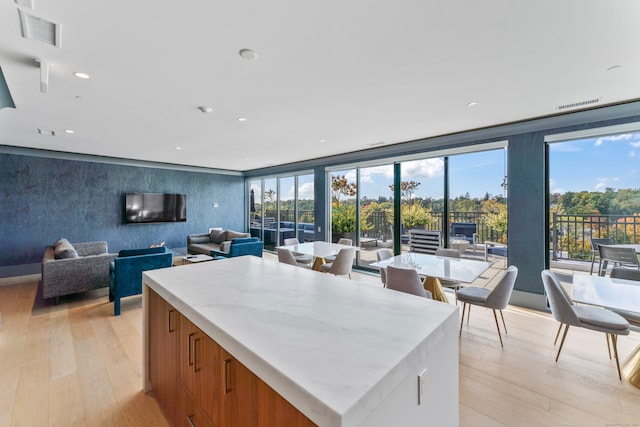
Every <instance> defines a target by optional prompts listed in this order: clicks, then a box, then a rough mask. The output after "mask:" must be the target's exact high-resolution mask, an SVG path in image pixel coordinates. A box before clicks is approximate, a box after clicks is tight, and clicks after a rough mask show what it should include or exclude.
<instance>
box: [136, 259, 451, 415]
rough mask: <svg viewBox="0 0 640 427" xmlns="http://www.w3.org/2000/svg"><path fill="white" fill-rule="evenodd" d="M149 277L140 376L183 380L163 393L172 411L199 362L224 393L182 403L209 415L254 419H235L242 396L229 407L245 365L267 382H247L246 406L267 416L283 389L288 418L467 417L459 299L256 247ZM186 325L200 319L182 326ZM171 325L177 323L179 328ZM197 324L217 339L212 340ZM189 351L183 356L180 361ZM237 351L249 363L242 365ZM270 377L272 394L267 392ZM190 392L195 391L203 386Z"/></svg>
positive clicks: (157, 384)
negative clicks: (358, 278)
mask: <svg viewBox="0 0 640 427" xmlns="http://www.w3.org/2000/svg"><path fill="white" fill-rule="evenodd" d="M143 283H144V286H143V305H144V331H143V335H144V336H143V346H144V357H145V359H144V366H143V374H144V375H143V377H144V384H143V388H144V391H145V392H149V391H152V390H154V389H156V388H164V389H169V392H171V387H170V385H171V381H177V387H174V388H176V389H177V393H178V396H175V397H173V395H171V394H169V397H166V396H165V397H164V398H162V399H159V401H160V402H161V405H163V409H165V413H166V414H169V415H168V416H169V417H170V418H171V417H173V416H175V417H177V419H181V417H182V416H183V415H184V414H183V415H180V414H179V412H180V406H181V404H180V402H181V399H182V397H181V396H180V393H181V387H183V388H185V389H187V390H189V388H190V385H189V384H191V383H190V381H191V380H190V379H188V378H187V376H188V375H191V374H190V373H191V372H194V373H195V372H198V371H200V372H199V373H203V372H205V373H206V372H211V376H212V377H211V378H210V379H209V380H208V381H207V384H208V383H210V384H212V385H211V386H212V387H213V389H214V390H213V391H212V392H210V393H206V396H207V399H210V396H214V395H217V394H220V396H219V397H220V399H219V400H215V402H213V403H210V402H201V404H196V405H195V407H196V409H194V410H193V411H191V409H189V410H186V409H184V408H183V413H186V412H185V411H187V412H189V411H191V412H194V411H195V412H197V409H198V408H200V410H202V411H205V412H207V411H208V413H209V414H210V415H207V416H204V419H205V421H207V422H206V423H204V424H205V425H207V424H209V425H216V426H218V427H220V426H223V425H224V426H226V427H229V426H234V427H236V426H238V425H242V424H245V425H253V423H254V421H246V422H239V421H234V418H233V417H234V416H235V415H234V413H233V412H234V409H233V405H227V406H231V409H228V408H227V409H225V408H224V406H225V401H224V399H225V398H226V399H229V396H230V395H232V390H233V389H235V390H240V389H239V388H238V386H236V385H234V386H230V385H229V384H228V382H229V381H231V380H230V378H236V377H237V378H241V377H242V376H243V375H244V377H247V375H250V376H252V378H253V377H255V380H256V381H258V385H257V386H256V385H251V386H249V388H248V389H247V390H244V391H242V390H240V392H241V393H245V394H244V395H243V396H244V397H243V398H242V399H239V400H240V402H241V403H247V404H248V405H254V404H255V405H258V404H259V408H258V407H256V408H253V409H251V410H249V413H250V414H249V415H250V416H252V417H263V418H261V420H263V419H267V418H269V416H271V415H269V416H267V413H269V412H271V411H272V408H271V404H273V402H279V401H280V400H279V399H281V400H282V402H284V403H285V404H286V405H290V406H291V408H289V407H287V408H286V410H282V411H281V410H280V409H278V408H280V406H281V405H280V406H278V408H275V407H274V409H273V412H274V414H275V413H276V412H277V413H279V414H280V413H282V414H287V415H282V416H283V417H286V419H287V420H290V419H291V417H292V416H294V415H295V416H298V415H297V414H294V412H295V413H297V412H298V411H299V413H300V420H304V421H301V423H300V424H299V425H312V424H311V423H313V424H316V425H319V426H390V425H402V426H406V427H410V426H426V425H437V426H457V425H458V336H457V326H458V308H457V307H455V306H452V305H449V304H446V303H440V302H436V301H431V300H427V299H424V298H420V297H416V296H413V295H408V294H404V293H400V292H396V291H393V290H389V289H384V288H382V287H380V288H378V287H374V286H370V285H366V284H362V283H358V282H355V281H350V280H347V279H344V278H337V277H334V276H332V275H329V274H322V273H318V272H315V271H311V270H306V269H303V268H299V267H296V266H291V265H288V264H283V263H278V262H276V261H274V260H271V259H268V258H257V257H251V256H246V257H238V258H229V259H225V260H220V261H213V262H208V263H199V264H194V265H188V266H181V267H173V268H167V269H162V270H153V271H148V272H145V273H144V274H143ZM156 300H159V301H160V302H159V304H164V306H166V308H167V311H166V316H164V315H162V316H163V317H162V318H161V319H160V320H158V319H157V318H158V316H156V315H155V314H153V313H155V309H154V307H155V306H157V305H158V303H157V302H156ZM164 306H163V307H164ZM172 313H173V315H172ZM172 316H173V317H172ZM164 319H166V324H163V323H162V322H165V320H164ZM185 325H186V326H185ZM184 328H191V329H188V330H186V332H185V333H184V335H180V331H182V330H183V329H184ZM165 331H166V336H165V337H164V338H163V337H160V338H157V336H158V335H159V334H164V333H165ZM173 331H177V332H173ZM172 333H178V335H176V338H175V339H174V338H171V335H170V334H172ZM199 333H203V334H204V335H206V337H205V339H207V340H209V339H210V341H212V342H213V345H214V346H219V347H220V349H219V350H215V351H213V350H211V351H209V350H206V349H207V348H209V347H208V344H206V342H205V341H201V340H200V338H199V335H198V334H199ZM167 337H168V339H169V341H168V342H169V345H168V346H167V344H166V342H167V341H163V340H164V339H165V338H167ZM174 341H175V342H177V343H178V344H180V343H181V342H184V344H185V350H184V351H182V350H175V349H173V345H174V344H173V342H174ZM187 341H188V342H187ZM203 342H204V344H203ZM163 346H165V347H166V348H167V350H166V351H164V350H162V349H164V348H165V347H163ZM216 348H217V347H216ZM203 349H204V350H203ZM181 354H183V356H182V357H181V356H180V355H181ZM211 354H213V355H211ZM202 355H204V356H202ZM207 355H209V356H207ZM205 357H208V358H209V360H210V361H211V363H212V364H214V365H216V366H214V368H213V369H210V370H208V368H207V367H206V363H204V362H203V361H202V360H203V359H204V358H205ZM173 359H177V361H174V360H173ZM181 361H184V366H185V368H180V367H178V368H177V369H173V364H174V363H176V364H179V363H181ZM236 361H237V362H238V363H239V364H238V367H239V368H238V369H242V371H240V370H236V368H234V367H233V366H234V365H233V363H235V362H236ZM158 366H160V367H161V368H162V369H164V368H165V367H166V366H168V370H169V373H168V374H167V373H166V372H164V371H163V372H162V373H161V374H158V373H157V371H158V369H160V368H158ZM187 366H188V368H187ZM218 368H219V369H218ZM172 369H173V370H172ZM187 369H188V370H189V373H185V372H187ZM245 370H246V372H245ZM241 372H245V373H244V374H242V373H241ZM158 375H159V376H158ZM172 376H176V377H177V380H175V379H172ZM244 377H243V378H244ZM157 378H160V379H157ZM167 378H168V379H167ZM419 378H421V379H422V381H420V380H419ZM167 381H168V383H169V386H168V387H167V385H166V384H167ZM251 384H255V381H254V383H251ZM174 385H175V384H174ZM191 388H192V389H193V390H199V389H198V387H196V386H194V387H191ZM263 389H265V390H268V392H269V393H273V394H274V395H275V397H273V396H271V395H269V394H268V393H267V394H266V395H265V396H268V397H266V398H262V397H261V396H263V395H262V394H260V393H261V390H263ZM158 392H159V394H161V393H160V390H158ZM184 394H185V395H186V396H187V398H186V399H187V400H189V398H190V399H191V400H195V399H196V398H195V397H194V396H195V394H196V393H195V392H191V391H187V392H185V393H184ZM419 394H420V396H419ZM225 396H226V397H225ZM247 396H248V397H247ZM256 396H257V397H256ZM214 397H215V396H214ZM216 399H217V398H216ZM174 400H175V401H176V402H178V403H177V406H178V407H179V408H178V410H176V409H175V408H170V410H167V408H166V407H164V404H163V402H169V406H171V402H172V401H174ZM220 402H222V403H220ZM265 402H266V403H265ZM187 403H188V404H185V405H186V406H187V407H189V408H191V407H190V406H189V405H190V404H191V403H189V402H187ZM236 403H237V402H236ZM255 405H254V406H255ZM182 406H184V405H182ZM292 408H293V411H294V412H292V411H291V410H292ZM195 412H194V413H195ZM241 412H242V413H243V414H244V413H245V412H246V410H243V411H241ZM176 414H177V415H176ZM292 414H293V415H292ZM236 415H237V414H236ZM245 415H246V414H245ZM273 416H275V415H273ZM187 418H189V423H193V424H196V425H197V423H194V422H193V419H192V418H190V415H189V414H188V413H187ZM296 419H297V418H296ZM307 422H308V423H309V424H306V423H307ZM260 423H261V425H278V422H277V421H273V422H271V423H269V422H266V421H260ZM176 424H178V425H182V421H179V422H176ZM256 425H257V424H256Z"/></svg>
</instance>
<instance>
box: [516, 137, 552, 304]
mask: <svg viewBox="0 0 640 427" xmlns="http://www.w3.org/2000/svg"><path fill="white" fill-rule="evenodd" d="M544 145H545V143H544V135H541V134H539V133H535V132H532V133H526V134H521V135H514V136H511V137H509V149H508V151H507V155H508V158H507V168H508V169H507V175H508V187H507V191H508V193H507V198H508V200H509V236H508V239H509V240H508V245H509V264H510V265H515V266H517V267H518V280H517V282H516V289H517V290H521V291H525V292H532V293H537V294H542V293H543V289H542V282H541V281H540V280H541V279H540V272H541V271H542V270H544V268H545V255H544V254H545V238H544V229H545V223H544V218H545V197H546V196H545V182H544V174H543V171H544V167H545V166H544Z"/></svg>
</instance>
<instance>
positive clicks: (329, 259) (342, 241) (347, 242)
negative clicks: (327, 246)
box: [324, 237, 353, 262]
mask: <svg viewBox="0 0 640 427" xmlns="http://www.w3.org/2000/svg"><path fill="white" fill-rule="evenodd" d="M336 243H337V244H339V245H347V246H351V245H353V240H351V239H347V238H346V237H341V238H339V239H338V241H337V242H336ZM336 256H337V255H329V256H326V257H324V260H325V261H326V262H333V261H334V260H335V259H336Z"/></svg>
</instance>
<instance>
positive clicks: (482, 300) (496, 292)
mask: <svg viewBox="0 0 640 427" xmlns="http://www.w3.org/2000/svg"><path fill="white" fill-rule="evenodd" d="M516 277H518V267H516V266H515V265H511V266H509V268H507V272H506V273H505V275H504V276H503V277H502V279H500V282H498V284H497V285H496V286H494V288H493V289H487V288H480V287H477V286H467V287H465V288H462V289H460V290H458V291H457V292H456V298H457V299H458V301H461V302H462V304H463V305H462V321H461V322H460V333H459V335H462V325H463V323H464V309H465V308H466V307H467V304H469V311H468V313H467V324H468V323H469V316H471V306H472V305H478V306H480V307H485V308H490V309H492V310H493V318H494V319H495V321H496V327H497V328H498V338H500V346H501V347H503V348H504V345H503V344H502V335H501V334H500V324H499V323H498V316H497V315H496V310H500V317H501V318H502V325H503V326H504V333H505V335H506V334H507V325H506V324H505V323H504V316H503V315H502V310H504V309H505V308H506V307H507V304H509V299H510V298H511V293H512V292H513V287H514V285H515V284H516Z"/></svg>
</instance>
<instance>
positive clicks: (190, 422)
mask: <svg viewBox="0 0 640 427" xmlns="http://www.w3.org/2000/svg"><path fill="white" fill-rule="evenodd" d="M192 417H193V415H187V422H188V423H189V425H190V426H191V427H196V425H195V424H194V423H193V420H192V419H191V418H192Z"/></svg>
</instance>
